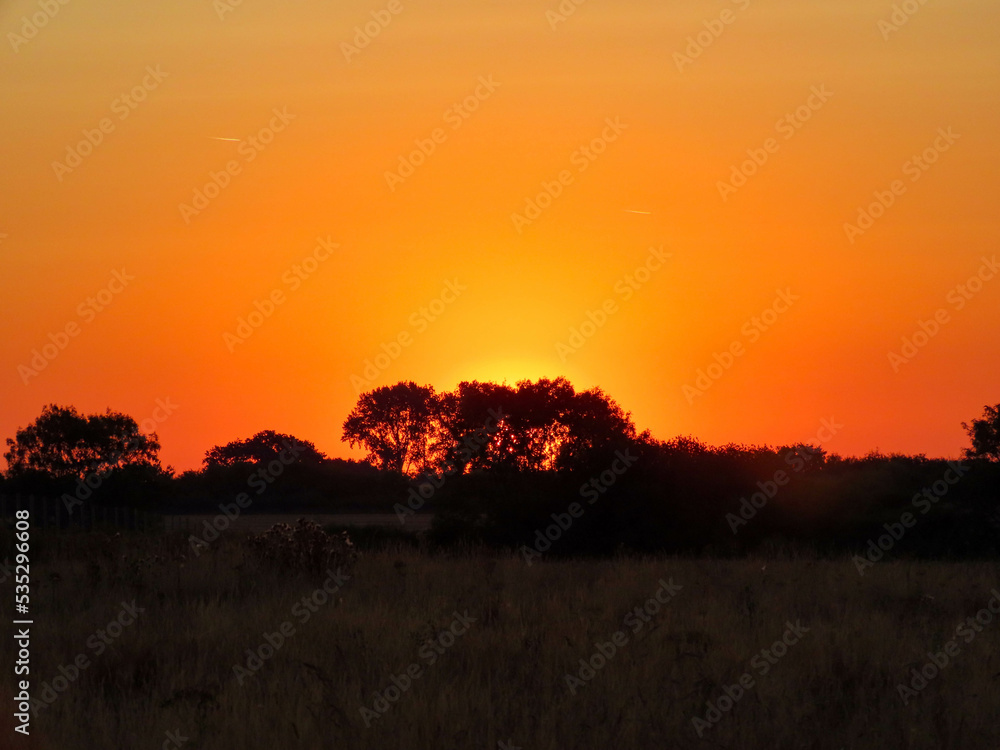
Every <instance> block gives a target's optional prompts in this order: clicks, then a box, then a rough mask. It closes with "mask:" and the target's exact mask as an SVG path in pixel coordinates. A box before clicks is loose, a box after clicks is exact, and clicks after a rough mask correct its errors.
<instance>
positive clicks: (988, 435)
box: [962, 404, 1000, 461]
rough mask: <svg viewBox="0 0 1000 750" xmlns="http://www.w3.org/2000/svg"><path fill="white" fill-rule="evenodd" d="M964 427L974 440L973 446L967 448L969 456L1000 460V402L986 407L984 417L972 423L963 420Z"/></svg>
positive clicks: (966, 453) (966, 451) (966, 452)
mask: <svg viewBox="0 0 1000 750" xmlns="http://www.w3.org/2000/svg"><path fill="white" fill-rule="evenodd" d="M962 429H964V430H965V431H966V432H967V433H969V438H970V439H971V440H972V447H971V448H966V449H965V455H966V456H967V457H968V458H988V459H990V460H991V461H1000V404H997V405H996V406H986V407H984V408H983V418H982V419H973V420H972V424H966V423H965V422H962Z"/></svg>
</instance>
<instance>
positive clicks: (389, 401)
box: [341, 381, 438, 474]
mask: <svg viewBox="0 0 1000 750" xmlns="http://www.w3.org/2000/svg"><path fill="white" fill-rule="evenodd" d="M437 411H438V399H437V396H436V395H435V394H434V389H433V388H432V387H430V386H420V385H417V384H416V383H414V382H412V381H410V382H406V383H396V384H395V385H392V386H381V387H379V388H376V389H375V390H373V391H369V392H367V393H363V394H361V396H360V397H359V398H358V403H357V405H356V406H355V407H354V409H353V410H351V413H350V414H349V415H348V416H347V419H346V420H344V426H343V429H344V435H343V437H342V438H341V439H342V440H343V441H345V442H348V443H349V444H350V445H351V447H352V448H353V447H355V446H358V445H360V446H364V447H365V448H366V449H367V450H368V457H367V460H368V461H370V462H372V463H373V464H375V465H376V466H378V467H380V468H382V469H384V470H387V471H395V472H399V473H402V474H412V473H416V472H420V471H424V470H426V469H427V468H429V466H430V462H431V456H432V450H433V432H434V429H435V424H436V416H437Z"/></svg>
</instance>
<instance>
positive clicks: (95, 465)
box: [0, 378, 1000, 556]
mask: <svg viewBox="0 0 1000 750" xmlns="http://www.w3.org/2000/svg"><path fill="white" fill-rule="evenodd" d="M963 427H964V428H965V430H966V432H967V433H968V435H969V439H970V442H971V446H970V447H969V448H968V449H966V451H965V458H964V459H963V460H962V461H960V462H949V461H945V460H943V459H929V458H927V457H926V456H923V455H916V456H907V455H900V454H891V455H886V454H882V453H879V452H873V453H870V454H868V455H867V456H864V457H861V458H843V457H841V456H838V455H835V454H828V453H827V452H826V451H825V450H824V449H822V448H821V447H819V446H815V445H805V444H798V445H787V446H779V447H767V446H763V447H762V446H745V445H734V444H730V445H725V446H715V447H713V446H709V445H706V444H704V443H702V442H700V441H698V440H697V439H695V438H692V437H689V436H680V437H675V438H673V439H671V440H667V441H661V440H657V439H655V438H653V437H652V436H651V435H650V434H649V433H648V432H643V433H641V434H640V433H637V431H636V428H635V425H634V424H633V422H632V419H631V416H630V415H629V414H628V413H627V412H625V411H624V410H623V409H622V408H621V407H620V406H619V405H618V404H617V403H615V402H614V401H613V400H612V399H611V398H609V397H608V396H607V395H606V394H604V393H603V392H602V391H601V390H600V389H596V388H595V389H590V390H587V391H576V390H575V389H574V388H573V386H572V385H571V384H570V383H569V382H568V381H567V380H565V379H564V378H557V379H554V380H548V379H542V380H538V381H535V382H532V381H522V382H519V383H517V384H516V385H514V386H511V385H507V384H502V385H498V384H496V383H481V382H463V383H460V384H459V385H458V386H457V387H456V389H455V390H454V391H450V392H444V393H437V392H435V391H434V389H433V388H431V387H430V386H420V385H417V384H415V383H413V382H402V383H397V384H395V385H392V386H386V387H381V388H376V389H374V390H372V391H369V392H367V393H364V394H362V395H361V396H360V397H359V399H358V402H357V404H356V405H355V407H354V408H353V409H352V411H351V412H350V413H349V414H348V415H347V418H346V419H345V421H344V423H343V435H342V439H343V440H344V441H345V442H347V443H349V444H350V445H351V446H354V447H361V448H363V449H364V450H365V451H366V457H365V459H364V460H362V461H354V460H350V461H348V460H343V459H332V458H329V457H328V456H326V455H324V454H323V453H322V452H321V451H320V450H318V449H317V448H316V446H315V445H314V444H313V443H311V442H309V441H307V440H302V439H299V438H297V437H294V436H292V435H289V434H284V433H279V432H275V431H272V430H264V431H261V432H258V433H256V434H255V435H253V436H251V437H249V438H246V439H243V440H236V441H233V442H230V443H227V444H225V445H218V446H214V447H212V448H210V449H209V450H207V451H206V452H205V456H204V460H203V466H202V468H200V469H199V470H197V471H186V472H183V473H181V474H179V475H177V474H176V473H175V472H174V471H173V470H172V469H171V467H163V466H162V465H161V463H160V460H159V450H160V444H159V439H158V437H157V435H156V434H155V433H143V432H141V431H140V430H139V427H138V425H137V424H136V422H135V420H134V419H132V418H131V417H129V416H128V415H125V414H122V413H119V412H113V411H111V410H108V411H107V412H105V413H104V414H89V415H85V414H80V413H79V412H77V411H76V410H75V409H74V408H72V407H64V406H57V405H54V404H53V405H49V406H46V407H45V408H44V409H43V411H42V413H41V415H40V416H39V417H38V418H37V419H36V420H35V421H34V422H32V423H31V424H30V425H28V426H27V427H24V428H21V429H19V430H17V433H16V435H15V436H14V437H13V438H8V439H7V441H6V442H7V452H6V453H5V454H4V455H5V458H6V460H7V463H8V469H7V471H6V472H5V474H4V476H3V477H2V480H0V492H2V493H5V494H15V493H34V494H39V495H46V496H49V497H59V498H62V499H63V502H64V503H67V507H70V506H73V507H75V506H79V505H82V504H85V503H96V504H106V505H133V506H137V507H145V508H151V509H171V510H185V509H186V510H198V511H212V510H213V509H215V508H217V507H218V505H219V504H220V503H221V502H227V501H229V500H231V499H232V498H233V497H235V496H236V495H237V494H239V493H241V492H248V494H249V495H250V496H251V498H252V500H253V510H268V511H272V512H274V511H276V510H280V509H290V510H296V511H297V510H304V509H307V508H308V509H313V510H316V511H327V512H340V511H361V510H370V511H381V512H394V513H396V515H397V516H398V518H399V520H400V528H401V529H403V530H405V529H406V523H407V521H408V520H409V517H410V516H411V515H412V514H413V513H414V512H416V511H417V510H420V511H432V512H433V513H434V529H433V532H432V535H431V537H432V541H433V542H435V543H439V544H452V543H475V544H485V545H490V546H494V547H498V548H508V549H514V550H520V551H521V552H522V553H523V554H525V555H526V556H527V555H531V554H532V553H537V555H538V556H541V555H580V554H611V553H614V552H616V551H623V550H625V551H636V552H664V551H667V552H678V553H701V552H705V551H710V552H713V553H715V554H745V553H747V552H750V551H753V550H759V549H782V548H785V547H789V546H795V545H807V546H809V547H812V548H815V549H818V550H820V551H823V550H829V551H831V552H832V551H840V552H843V551H852V552H857V551H859V550H864V549H871V547H870V545H871V544H872V543H873V540H878V539H880V538H882V539H883V540H884V539H885V538H887V537H885V535H886V534H897V535H898V536H901V538H899V539H895V538H894V539H893V542H892V546H893V547H894V552H893V554H912V555H941V556H995V555H996V554H997V553H998V552H1000V544H998V543H997V540H998V539H1000V404H998V405H996V406H987V407H985V409H984V412H983V415H982V417H980V418H978V419H974V420H972V422H971V423H968V424H964V423H963ZM904 513H909V514H910V515H911V516H912V518H911V519H910V520H912V521H913V523H912V526H905V539H904V538H902V532H900V531H899V529H902V528H904V523H903V522H904V521H906V520H907V517H905V516H903V514H904ZM901 519H902V520H901ZM883 546H884V544H883ZM872 554H873V555H874V554H875V553H872Z"/></svg>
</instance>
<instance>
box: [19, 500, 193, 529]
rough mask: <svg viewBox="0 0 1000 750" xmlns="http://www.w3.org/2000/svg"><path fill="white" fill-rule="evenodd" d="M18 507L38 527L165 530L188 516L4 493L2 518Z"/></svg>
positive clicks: (178, 525) (181, 523) (183, 522)
mask: <svg viewBox="0 0 1000 750" xmlns="http://www.w3.org/2000/svg"><path fill="white" fill-rule="evenodd" d="M17 510H27V511H28V512H29V522H30V523H31V524H32V525H33V526H35V527H36V528H42V529H60V530H72V529H77V530H80V529H83V530H89V529H94V528H101V527H109V526H110V527H114V528H119V529H131V530H141V531H165V530H171V529H175V528H186V525H187V519H184V518H175V517H173V516H167V515H163V514H161V513H152V512H150V511H147V510H140V509H139V508H123V507H109V506H107V505H97V504H95V503H84V504H83V505H76V506H74V507H73V508H72V509H70V508H67V506H66V504H65V503H63V501H62V500H60V499H58V498H51V497H35V496H34V495H28V496H27V497H25V496H23V495H14V496H10V495H0V518H14V512H15V511H17Z"/></svg>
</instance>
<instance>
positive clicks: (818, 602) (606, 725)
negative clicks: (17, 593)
mask: <svg viewBox="0 0 1000 750" xmlns="http://www.w3.org/2000/svg"><path fill="white" fill-rule="evenodd" d="M38 542H39V543H38V544H37V545H36V548H35V564H34V566H33V568H32V573H33V576H32V577H33V579H34V580H35V584H34V590H33V602H34V618H35V623H36V624H35V626H34V641H33V650H34V664H33V674H34V676H35V683H34V685H33V688H32V689H33V692H34V694H35V696H36V697H37V696H38V695H39V694H40V691H41V685H40V683H41V682H42V681H48V682H51V681H52V679H53V677H55V676H56V675H58V674H59V666H60V665H68V664H70V663H71V662H72V661H73V660H74V658H75V657H76V656H77V655H78V654H81V653H83V654H86V655H87V656H88V657H89V661H90V666H89V667H88V668H87V669H85V670H84V671H83V672H82V674H81V675H80V676H79V678H78V679H77V680H76V681H75V682H73V683H72V684H70V685H69V687H68V689H67V690H65V692H63V693H62V694H60V695H59V697H58V699H57V700H56V701H55V702H54V703H53V704H52V705H51V706H49V707H47V708H45V709H44V710H42V711H41V712H40V714H39V716H38V718H37V719H36V720H35V726H36V727H37V729H38V730H40V731H42V732H44V733H45V734H46V735H48V737H49V738H50V741H51V746H52V747H56V748H75V749H76V750H90V749H91V748H94V749H95V750H96V749H98V748H100V750H107V749H108V748H159V747H161V746H162V745H163V742H164V740H165V739H166V732H168V731H177V730H180V734H182V735H184V736H186V737H188V738H189V740H188V741H187V742H186V743H185V744H184V745H183V747H184V748H186V749H188V750H193V749H194V748H205V749H210V750H222V749H223V748H225V749H227V750H228V749H230V748H256V747H302V748H371V749H372V750H376V749H377V750H384V749H385V750H387V749H390V748H400V749H401V750H402V749H405V750H419V749H420V748H434V749H435V750H446V749H448V748H462V749H463V750H465V749H467V748H484V749H485V748H489V749H492V748H497V747H498V741H503V742H505V743H506V742H508V741H509V744H510V745H512V746H515V747H523V748H525V750H541V749H543V748H544V749H546V750H557V749H558V750H564V749H565V748H581V749H582V748H600V749H601V750H605V749H606V748H617V749H621V750H624V749H626V748H675V747H676V748H686V747H706V748H709V747H724V748H733V749H749V748H775V747H777V748H833V749H834V750H836V749H837V748H872V749H876V748H878V749H882V748H921V749H923V748H926V749H927V750H932V749H933V750H941V749H945V748H955V749H956V750H957V749H959V748H961V749H962V750H968V749H969V748H991V749H994V748H997V747H1000V729H998V727H997V724H996V721H995V716H996V709H997V708H998V707H1000V674H998V673H1000V649H998V645H1000V623H997V622H994V623H992V624H990V625H988V626H986V627H985V628H984V629H983V632H982V633H979V634H978V635H977V636H976V637H975V639H974V640H973V641H972V642H971V643H968V644H966V643H964V642H961V641H960V645H961V653H959V654H958V656H957V657H955V659H954V660H953V664H951V665H949V666H948V667H947V668H945V669H944V670H943V672H942V674H941V675H939V676H937V677H936V679H933V680H931V681H930V683H929V684H928V686H927V687H926V689H924V690H923V691H922V693H921V694H920V695H919V696H918V697H916V698H914V699H913V700H911V701H910V703H909V705H903V702H902V701H901V700H900V697H899V695H898V694H897V690H896V685H897V684H898V683H900V682H902V681H904V680H906V679H907V672H908V670H909V669H910V668H912V667H914V666H916V667H919V666H921V665H923V664H924V663H925V662H926V661H927V656H926V654H927V652H928V651H929V650H931V649H934V650H940V649H941V648H942V647H943V644H944V642H945V641H947V640H948V639H949V638H952V637H953V636H954V635H955V630H956V627H957V626H958V625H959V623H960V622H961V621H963V620H964V619H965V618H966V617H968V616H970V615H973V614H975V612H976V611H977V610H979V609H981V608H982V607H984V606H985V604H986V602H987V600H988V599H989V598H990V596H991V594H990V591H991V589H993V588H994V587H997V586H998V585H1000V576H998V572H1000V566H998V565H997V564H947V563H940V564H934V563H914V562H884V563H880V564H878V565H876V566H875V568H874V569H872V570H870V571H868V573H867V575H866V576H865V577H864V578H862V577H859V575H858V573H857V572H856V570H855V568H854V566H853V564H852V563H851V562H850V561H849V560H847V559H843V560H835V561H821V560H809V559H801V560H768V561H764V560H740V561H722V560H692V559H618V560H604V561H570V562H553V563H542V564H535V565H534V566H532V567H528V566H526V565H525V564H524V562H523V561H522V560H521V558H520V557H513V556H511V557H499V558H498V557H490V556H487V555H476V554H468V555H456V556H444V555H438V556H432V555H426V554H420V553H418V552H415V551H412V550H403V549H398V550H388V551H384V552H377V553H369V554H366V555H363V556H362V557H361V558H360V559H359V560H358V561H357V562H356V563H355V564H354V566H353V568H352V569H351V572H350V576H351V578H350V580H349V581H348V582H347V584H346V585H345V586H344V587H343V588H342V589H341V590H339V591H338V592H337V593H336V594H335V595H334V596H333V597H332V601H331V602H330V603H328V604H325V605H323V606H322V607H319V609H318V611H317V612H316V613H315V614H311V615H310V617H309V619H308V621H306V622H302V621H301V618H300V617H297V616H296V615H294V614H293V613H294V612H296V611H297V610H296V609H294V608H295V607H296V603H297V602H299V600H300V599H301V598H302V597H303V596H306V595H309V594H311V593H312V592H313V591H314V590H315V589H316V588H317V586H319V585H320V584H321V583H322V582H323V581H322V579H323V576H317V575H309V574H306V573H282V574H279V573H278V572H277V571H276V570H274V569H272V568H270V567H268V566H267V565H266V564H265V563H263V562H260V561H255V560H254V559H252V558H250V557H248V556H247V555H246V554H245V550H246V548H247V545H246V543H245V541H244V540H242V539H240V538H238V537H234V536H227V537H224V538H222V539H220V540H218V541H216V542H215V543H214V544H213V545H212V547H211V549H210V550H209V551H206V552H204V553H202V554H201V555H200V556H198V557H195V558H192V557H191V555H190V549H189V548H188V547H187V546H186V545H185V542H184V540H183V537H180V536H172V537H168V536H161V537H130V538H127V539H124V538H118V539H113V540H109V539H108V538H107V537H97V536H79V537H72V536H64V537H61V538H59V540H58V543H57V542H56V541H55V540H54V539H52V538H50V539H44V538H43V539H40V540H38ZM182 555H183V556H185V558H184V559H181V556H182ZM671 578H672V579H673V581H674V582H675V583H678V584H681V585H682V586H683V589H682V590H681V591H680V593H679V594H678V595H677V596H676V597H675V598H674V599H673V600H672V601H671V603H670V604H669V605H667V606H665V607H664V608H663V609H662V610H661V611H660V612H659V613H658V614H656V615H654V616H653V617H652V618H651V620H650V621H649V622H648V624H645V625H644V626H643V628H642V629H641V630H640V631H639V632H637V633H635V634H633V633H632V630H631V628H630V627H628V626H627V625H625V624H623V618H624V617H625V615H626V614H627V613H628V612H629V611H630V610H633V609H634V608H635V607H636V606H639V605H641V604H642V603H643V602H645V601H646V600H647V599H649V598H650V597H651V596H653V594H654V593H655V592H656V591H657V589H658V588H659V586H660V584H659V581H660V579H671ZM4 592H5V593H4V594H3V600H2V604H0V613H2V616H3V618H4V619H5V620H6V621H8V622H9V620H10V619H11V615H12V613H11V609H10V607H11V604H10V602H11V599H12V596H9V595H8V593H9V586H8V585H7V584H5V586H4ZM132 599H135V600H136V603H137V605H138V606H140V607H143V608H144V611H143V612H142V614H141V615H140V616H139V619H138V621H137V622H136V623H135V624H134V625H132V626H129V627H126V628H125V629H124V631H123V633H122V634H121V636H120V637H119V638H118V639H116V640H115V641H114V642H113V645H111V646H110V647H109V648H108V649H107V650H106V651H105V652H104V653H103V654H101V655H99V656H97V655H95V652H94V650H93V649H92V648H89V647H88V639H89V638H90V637H91V635H92V634H94V633H95V632H96V631H97V629H98V628H102V627H105V626H106V625H107V623H108V622H109V621H110V620H112V619H113V618H114V617H115V616H116V615H117V614H118V613H119V610H120V609H121V604H120V603H121V602H122V601H130V600H132ZM466 610H467V611H468V613H469V615H471V616H472V617H475V618H476V622H475V623H473V624H472V625H471V626H470V627H469V629H468V632H467V633H465V634H464V635H460V636H458V637H457V638H456V640H455V644H454V645H453V646H451V647H450V648H448V649H446V650H444V652H443V653H441V654H440V655H436V662H435V663H434V664H428V659H427V658H425V657H424V656H422V655H421V654H422V653H428V652H427V651H426V648H425V651H424V652H422V651H421V649H422V648H424V647H425V644H426V641H427V639H428V638H430V637H432V636H434V635H436V634H438V633H439V632H440V631H441V630H443V629H445V628H447V627H448V626H449V625H450V624H451V623H452V621H453V619H454V615H453V613H454V612H455V611H457V612H459V613H462V612H464V611H466ZM789 620H790V621H792V622H793V623H794V622H795V621H796V620H800V621H801V622H802V624H804V625H805V626H806V627H808V628H809V632H808V633H807V634H806V635H805V636H803V638H802V640H801V642H799V643H797V644H796V645H794V646H792V647H791V648H790V649H789V652H788V654H787V655H786V656H784V657H783V658H782V659H780V660H779V661H778V663H777V664H775V665H774V666H773V667H772V668H771V671H770V672H769V673H768V674H767V675H763V676H761V675H760V673H759V671H758V670H755V669H754V668H753V667H752V666H751V665H752V659H753V657H754V655H755V654H759V653H760V650H761V649H762V648H765V647H768V646H769V645H770V644H772V643H773V642H774V641H775V640H776V639H778V638H780V637H781V635H782V634H783V632H784V630H785V627H786V625H785V624H786V621H789ZM283 621H290V622H292V623H293V625H294V628H295V634H294V635H292V636H291V637H289V638H288V639H287V641H286V643H285V644H284V645H283V646H282V647H281V648H280V649H278V651H277V653H276V654H275V656H274V657H273V658H271V659H270V660H268V661H266V662H264V663H263V665H262V666H261V667H260V669H259V670H258V671H257V672H256V674H254V675H253V676H250V677H247V678H246V679H244V680H243V684H242V685H241V684H240V683H239V681H238V679H237V678H236V677H235V676H234V672H233V665H234V664H240V665H244V666H245V665H246V661H247V657H246V650H247V649H248V648H257V647H258V646H259V645H260V644H261V643H262V642H263V634H264V633H265V632H266V633H271V632H274V631H276V630H278V629H279V627H280V626H281V623H282V622H283ZM618 630H624V631H626V633H627V634H628V642H627V643H626V644H625V645H624V646H623V647H622V648H621V649H620V650H619V651H618V653H617V654H616V655H615V656H614V657H613V658H612V659H610V660H609V661H608V663H607V664H606V665H605V666H604V667H603V668H602V669H600V670H599V671H598V672H597V673H596V675H595V676H594V678H593V679H592V680H590V681H589V682H588V684H586V685H585V686H584V687H581V688H579V689H578V691H577V692H576V694H575V695H573V694H571V693H570V691H569V690H568V689H567V686H566V680H565V675H566V674H567V673H569V672H572V673H574V674H575V673H578V672H579V669H580V666H579V660H580V659H581V658H589V657H590V656H591V655H592V654H593V653H594V651H595V645H594V644H595V642H604V641H608V640H609V639H610V638H611V636H612V634H613V633H614V632H615V631H618ZM10 645H11V644H10V639H9V638H8V639H4V643H3V646H2V648H3V662H4V663H5V664H9V663H10V660H9V655H10V654H11V653H12V651H11V648H10ZM414 662H416V663H418V664H420V665H421V669H422V671H421V674H420V676H419V677H417V678H416V679H414V680H413V684H412V686H411V687H410V689H409V690H408V691H406V692H405V693H403V695H402V696H401V698H400V699H399V700H398V701H396V702H395V703H393V704H392V705H391V707H390V708H389V710H388V711H387V712H385V713H384V715H382V716H381V717H380V718H378V719H377V720H374V721H373V722H372V726H371V727H370V728H366V727H365V722H364V720H363V718H362V715H361V713H360V711H359V709H360V708H361V707H362V706H367V707H369V708H371V707H372V706H373V693H374V692H375V691H384V690H385V689H386V687H387V686H389V685H391V684H392V683H391V682H390V676H392V675H400V674H403V673H405V671H406V669H407V667H408V666H409V665H410V664H412V663H414ZM746 671H750V672H751V673H752V674H753V675H754V677H755V682H756V684H755V686H754V687H753V688H752V689H751V690H750V691H748V693H747V695H745V696H744V697H743V698H742V700H741V701H739V702H738V703H737V704H736V705H735V707H734V708H732V709H731V710H730V711H729V712H728V713H726V714H725V715H723V716H722V718H721V720H720V721H719V722H718V724H717V725H716V726H714V727H713V728H711V729H709V730H707V731H706V732H705V736H704V737H703V738H699V737H698V736H697V734H696V732H695V729H694V726H693V725H692V718H693V717H695V716H699V717H704V716H705V712H706V701H709V700H711V701H715V700H716V699H718V697H719V696H720V695H722V688H723V685H728V684H732V683H735V682H736V681H737V680H738V679H739V677H740V675H741V674H743V673H744V672H746ZM4 672H8V670H7V669H4ZM10 679H11V677H10V676H5V683H6V684H9V680H10ZM9 737H10V735H9V734H6V733H5V735H4V736H3V737H2V738H0V747H3V743H4V742H6V741H7V740H8V738H9ZM14 746H17V745H14Z"/></svg>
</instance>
